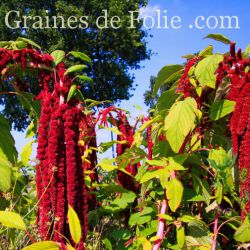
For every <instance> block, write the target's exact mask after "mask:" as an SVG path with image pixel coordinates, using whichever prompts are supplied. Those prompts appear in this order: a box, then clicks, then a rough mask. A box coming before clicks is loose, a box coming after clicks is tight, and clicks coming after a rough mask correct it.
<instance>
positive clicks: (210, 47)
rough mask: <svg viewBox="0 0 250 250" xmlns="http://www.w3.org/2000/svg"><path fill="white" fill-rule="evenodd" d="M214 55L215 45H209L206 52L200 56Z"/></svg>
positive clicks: (203, 51) (202, 52)
mask: <svg viewBox="0 0 250 250" xmlns="http://www.w3.org/2000/svg"><path fill="white" fill-rule="evenodd" d="M212 54H213V45H208V46H207V47H206V48H205V49H204V50H202V51H201V52H200V53H199V56H208V55H212Z"/></svg>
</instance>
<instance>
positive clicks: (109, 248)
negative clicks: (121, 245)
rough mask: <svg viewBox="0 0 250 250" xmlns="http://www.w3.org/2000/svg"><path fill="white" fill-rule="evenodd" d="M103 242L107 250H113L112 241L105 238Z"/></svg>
mask: <svg viewBox="0 0 250 250" xmlns="http://www.w3.org/2000/svg"><path fill="white" fill-rule="evenodd" d="M102 242H103V244H104V245H105V247H106V249H107V250H112V249H113V248H112V244H111V242H110V240H109V239H108V238H104V239H103V240H102Z"/></svg>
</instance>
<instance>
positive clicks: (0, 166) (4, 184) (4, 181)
mask: <svg viewBox="0 0 250 250" xmlns="http://www.w3.org/2000/svg"><path fill="white" fill-rule="evenodd" d="M10 188H11V164H10V162H9V161H8V160H6V159H5V158H3V157H2V156H1V155H0V191H2V192H7V191H8V190H9V189H10Z"/></svg>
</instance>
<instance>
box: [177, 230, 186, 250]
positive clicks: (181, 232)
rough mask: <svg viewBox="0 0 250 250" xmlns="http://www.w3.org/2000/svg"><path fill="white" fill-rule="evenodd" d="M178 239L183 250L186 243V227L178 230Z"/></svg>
mask: <svg viewBox="0 0 250 250" xmlns="http://www.w3.org/2000/svg"><path fill="white" fill-rule="evenodd" d="M176 238H177V243H178V246H179V248H182V247H183V246H184V243H185V231H184V227H180V228H176Z"/></svg>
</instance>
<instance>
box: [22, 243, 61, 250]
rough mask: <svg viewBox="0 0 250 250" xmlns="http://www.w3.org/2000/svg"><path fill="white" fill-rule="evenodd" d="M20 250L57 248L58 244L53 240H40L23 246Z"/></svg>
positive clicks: (57, 249)
mask: <svg viewBox="0 0 250 250" xmlns="http://www.w3.org/2000/svg"><path fill="white" fill-rule="evenodd" d="M22 250H59V245H58V244H57V243H56V242H53V241H41V242H36V243H34V244H32V245H29V246H27V247H24V248H23V249H22Z"/></svg>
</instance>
